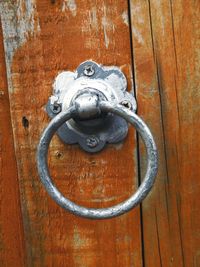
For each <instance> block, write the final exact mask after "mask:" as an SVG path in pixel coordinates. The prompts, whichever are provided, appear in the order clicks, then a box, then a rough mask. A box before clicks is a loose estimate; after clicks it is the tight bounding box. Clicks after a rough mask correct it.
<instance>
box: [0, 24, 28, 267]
mask: <svg viewBox="0 0 200 267" xmlns="http://www.w3.org/2000/svg"><path fill="white" fill-rule="evenodd" d="M0 62H1V64H0V266H5V267H7V266H16V263H17V264H18V266H22V267H23V266H25V246H24V233H23V226H22V216H21V209H20V201H19V183H18V175H17V164H16V159H15V151H14V144H13V135H12V125H11V119H10V108H9V99H8V87H7V80H6V66H5V55H4V48H3V36H2V28H1V23H0Z"/></svg>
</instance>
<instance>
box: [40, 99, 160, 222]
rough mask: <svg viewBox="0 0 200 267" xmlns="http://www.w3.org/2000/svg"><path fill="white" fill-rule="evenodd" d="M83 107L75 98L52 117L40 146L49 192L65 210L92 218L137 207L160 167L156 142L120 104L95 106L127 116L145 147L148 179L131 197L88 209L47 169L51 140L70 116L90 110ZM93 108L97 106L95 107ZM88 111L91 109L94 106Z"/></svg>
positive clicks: (132, 113)
mask: <svg viewBox="0 0 200 267" xmlns="http://www.w3.org/2000/svg"><path fill="white" fill-rule="evenodd" d="M84 108H85V109H82V110H81V108H80V107H79V105H78V104H77V103H76V101H75V103H74V104H73V105H72V106H71V107H69V108H68V109H66V110H64V111H62V112H61V113H59V114H58V115H56V116H55V117H54V118H53V119H52V120H51V122H50V123H49V125H48V126H47V128H46V129H45V131H44V132H43V134H42V137H41V139H40V142H39V145H38V154H37V164H38V171H39V175H40V178H41V181H42V183H43V185H44V186H45V188H46V190H47V192H48V193H49V195H50V196H51V197H52V198H53V199H54V200H55V201H56V202H57V203H58V204H59V205H60V206H61V207H63V208H64V209H66V210H68V211H70V212H72V213H74V214H76V215H79V216H82V217H86V218H91V219H105V218H112V217H115V216H118V215H121V214H123V213H125V212H128V211H129V210H131V209H132V208H134V207H135V206H136V205H138V204H139V203H140V202H141V201H142V200H143V199H144V198H145V197H146V196H147V194H148V193H149V191H150V190H151V188H152V186H153V184H154V180H155V176H156V173H157V168H158V167H157V161H158V159H157V149H156V145H155V142H154V139H153V136H152V134H151V132H150V130H149V128H148V127H147V125H146V124H145V123H144V122H143V121H142V119H141V118H140V117H139V116H138V115H136V114H135V113H134V112H132V111H131V110H129V109H128V108H126V107H123V106H122V105H120V104H116V103H114V104H112V103H111V102H109V101H98V103H97V106H96V107H95V109H96V111H98V112H99V113H101V112H106V113H113V114H116V115H118V116H120V117H122V118H123V119H125V120H126V121H127V122H129V123H131V124H132V125H133V126H134V127H135V128H136V130H137V131H138V132H139V134H140V135H141V137H142V139H143V141H144V143H145V146H146V151H147V171H146V174H145V178H144V180H143V182H142V183H141V185H140V186H139V188H138V189H137V191H136V192H135V193H134V194H133V195H132V196H131V197H130V198H129V199H127V200H126V201H124V202H122V203H119V204H117V205H115V206H112V207H109V208H101V209H94V208H86V207H83V206H79V205H77V204H75V203H74V202H72V201H70V200H69V199H67V198H66V197H64V196H63V195H62V193H61V192H60V191H59V190H58V189H57V187H56V186H55V184H54V183H53V181H52V179H51V176H50V174H49V170H48V165H47V154H48V147H49V144H50V141H51V139H52V137H53V135H54V134H55V132H56V131H57V130H58V128H59V127H60V126H61V125H63V124H64V123H65V122H66V121H69V120H70V119H71V118H74V117H76V116H77V114H78V115H81V112H83V113H84V112H87V107H86V106H84ZM88 108H89V107H88ZM92 108H93V109H94V106H93V107H92ZM89 112H91V108H90V110H89ZM93 112H94V110H93Z"/></svg>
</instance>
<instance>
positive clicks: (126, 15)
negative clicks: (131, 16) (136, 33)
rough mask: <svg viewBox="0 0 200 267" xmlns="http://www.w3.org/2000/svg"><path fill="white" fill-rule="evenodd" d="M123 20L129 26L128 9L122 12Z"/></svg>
mask: <svg viewBox="0 0 200 267" xmlns="http://www.w3.org/2000/svg"><path fill="white" fill-rule="evenodd" d="M122 20H123V22H124V24H126V25H127V26H128V24H129V22H128V12H127V10H125V11H124V12H123V13H122Z"/></svg>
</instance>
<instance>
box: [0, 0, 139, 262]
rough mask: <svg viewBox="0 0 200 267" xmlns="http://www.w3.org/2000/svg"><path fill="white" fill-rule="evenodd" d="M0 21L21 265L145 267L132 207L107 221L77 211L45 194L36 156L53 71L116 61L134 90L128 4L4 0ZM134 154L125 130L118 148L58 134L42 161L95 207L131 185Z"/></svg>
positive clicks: (64, 187)
mask: <svg viewBox="0 0 200 267" xmlns="http://www.w3.org/2000/svg"><path fill="white" fill-rule="evenodd" d="M1 19H2V25H3V34H4V45H5V58H6V63H7V76H8V84H9V97H10V110H11V117H12V126H13V133H14V140H15V150H16V159H17V163H18V175H19V183H20V192H21V203H22V205H21V206H22V214H23V224H24V234H25V244H26V257H27V266H72V267H73V266H77V267H78V266H80V267H90V266H91V267H93V266H99V267H102V266H120V267H121V266H127V267H128V266H142V256H141V254H142V252H141V247H142V246H141V233H140V210H139V208H136V209H135V210H134V211H132V212H130V213H128V214H126V215H124V216H121V217H119V218H115V219H110V220H104V221H95V220H93V221H92V220H87V219H83V218H78V217H75V216H74V215H71V214H69V213H68V212H66V211H64V210H63V209H62V208H60V207H59V206H58V205H57V204H55V203H54V201H53V200H52V199H51V198H50V197H49V196H48V195H47V193H46V192H45V190H44V188H43V187H42V185H41V183H40V181H39V178H38V174H37V170H36V160H35V158H36V147H37V144H38V141H39V138H40V135H41V133H42V130H43V128H44V127H45V126H46V125H47V123H48V122H49V119H48V116H47V114H46V112H45V105H46V103H47V100H48V97H49V96H50V95H51V92H52V83H53V80H54V78H55V76H56V75H57V74H58V72H60V71H62V70H74V69H75V68H76V67H77V66H78V65H79V64H80V63H81V62H82V61H85V60H87V59H93V60H95V61H97V62H99V63H103V64H105V65H117V66H120V67H121V68H122V70H123V71H124V72H125V74H126V76H127V78H128V83H129V89H131V88H132V82H131V77H132V68H131V48H130V34H129V25H128V5H127V3H126V1H123V0H121V1H118V2H117V4H116V1H114V0H109V1H102V0H98V1H95V2H94V1H92V0H91V1H85V0H82V1H50V0H46V1H45V0H42V1H37V2H35V1H29V0H27V1H6V2H1ZM136 155H137V153H136V144H135V139H134V130H133V129H131V130H130V133H129V137H128V138H127V139H126V141H125V142H124V144H123V145H116V146H109V147H108V148H107V149H106V150H104V151H103V152H102V153H99V154H97V155H90V154H87V153H84V152H83V151H81V150H80V148H79V147H78V146H66V145H63V144H62V143H61V142H60V141H59V140H58V138H56V137H55V138H54V140H53V142H52V144H51V151H50V155H49V161H50V162H49V163H50V170H51V173H52V176H53V177H54V180H55V182H56V184H57V186H58V187H59V188H60V190H61V191H62V192H63V193H64V194H65V195H66V196H67V197H69V198H70V199H71V200H74V201H76V202H77V203H79V204H82V205H85V206H89V207H97V208H98V207H108V206H111V205H113V204H116V203H118V202H120V201H122V200H125V199H126V198H127V197H128V196H129V195H130V194H131V193H132V192H133V191H134V190H135V189H136V188H137V183H138V182H137V174H136V172H137V161H136ZM19 266H21V265H20V264H19Z"/></svg>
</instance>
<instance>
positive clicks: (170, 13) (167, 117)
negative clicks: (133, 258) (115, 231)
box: [130, 0, 200, 267]
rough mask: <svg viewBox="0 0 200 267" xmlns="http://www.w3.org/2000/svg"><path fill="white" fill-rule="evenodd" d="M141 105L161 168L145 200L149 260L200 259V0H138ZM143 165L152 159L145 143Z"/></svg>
mask: <svg viewBox="0 0 200 267" xmlns="http://www.w3.org/2000/svg"><path fill="white" fill-rule="evenodd" d="M130 5H131V21H132V41H133V54H134V65H135V78H136V79H135V80H136V91H137V100H138V106H139V109H138V112H139V114H140V115H141V116H142V117H143V118H144V120H145V121H146V122H147V123H148V124H149V126H150V128H151V129H152V131H153V134H154V136H156V141H157V145H158V148H159V157H160V163H159V166H160V167H159V175H158V178H157V182H156V185H155V187H154V189H153V191H152V193H151V195H150V196H149V197H148V198H147V200H145V201H144V203H143V205H142V211H143V212H142V214H143V238H144V263H145V266H148V267H151V266H180V267H181V266H188V267H191V266H194V267H197V266H200V250H199V249H200V224H199V221H200V213H199V205H200V199H199V194H200V182H199V167H200V145H199V137H200V133H199V129H200V127H199V126H200V124H199V115H200V107H199V103H200V90H199V78H200V75H199V73H200V72H199V66H200V53H199V44H200V43H199V40H200V19H199V18H200V2H199V1H185V0H181V1H169V0H162V1H157V0H155V1H150V0H149V1H140V0H131V1H130ZM140 156H141V159H140V162H141V173H143V169H144V167H145V166H144V165H145V160H144V159H143V158H144V150H143V148H141V153H140Z"/></svg>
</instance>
